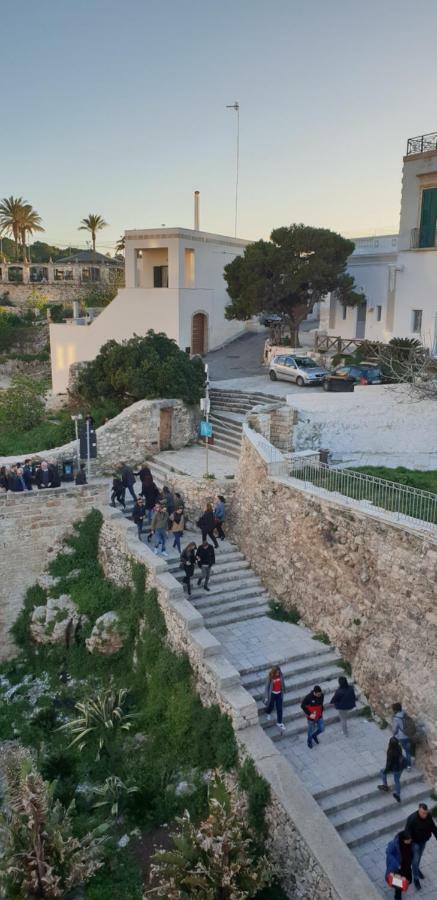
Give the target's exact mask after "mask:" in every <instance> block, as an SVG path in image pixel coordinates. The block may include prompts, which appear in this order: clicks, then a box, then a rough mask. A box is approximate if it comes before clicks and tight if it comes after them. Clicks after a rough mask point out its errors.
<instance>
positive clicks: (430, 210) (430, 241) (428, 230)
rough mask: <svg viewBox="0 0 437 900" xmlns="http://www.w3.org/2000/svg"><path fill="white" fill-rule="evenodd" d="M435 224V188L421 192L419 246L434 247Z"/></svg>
mask: <svg viewBox="0 0 437 900" xmlns="http://www.w3.org/2000/svg"><path fill="white" fill-rule="evenodd" d="M436 224H437V188H428V189H427V190H426V191H423V193H422V211H421V216H420V232H419V247H435V245H436Z"/></svg>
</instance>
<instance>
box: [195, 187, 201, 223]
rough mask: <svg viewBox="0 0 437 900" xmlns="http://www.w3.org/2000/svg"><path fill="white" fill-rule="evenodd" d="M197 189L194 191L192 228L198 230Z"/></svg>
mask: <svg viewBox="0 0 437 900" xmlns="http://www.w3.org/2000/svg"><path fill="white" fill-rule="evenodd" d="M199 193H200V192H199V191H194V230H195V231H199V227H200V226H199Z"/></svg>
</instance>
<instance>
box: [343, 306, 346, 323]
mask: <svg viewBox="0 0 437 900" xmlns="http://www.w3.org/2000/svg"><path fill="white" fill-rule="evenodd" d="M346 316H347V306H346V304H345V303H343V319H345V318H346Z"/></svg>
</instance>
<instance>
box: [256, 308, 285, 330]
mask: <svg viewBox="0 0 437 900" xmlns="http://www.w3.org/2000/svg"><path fill="white" fill-rule="evenodd" d="M282 319H283V316H281V315H280V313H269V312H265V313H261V315H260V317H259V321H260V324H261V325H265V326H266V327H270V326H271V325H280V324H281V322H282Z"/></svg>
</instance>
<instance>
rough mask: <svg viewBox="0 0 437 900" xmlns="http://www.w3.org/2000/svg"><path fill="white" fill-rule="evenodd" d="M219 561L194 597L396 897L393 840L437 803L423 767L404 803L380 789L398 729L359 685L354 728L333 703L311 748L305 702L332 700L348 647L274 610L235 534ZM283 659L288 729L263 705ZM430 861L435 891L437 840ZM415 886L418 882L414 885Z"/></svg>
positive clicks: (303, 767) (288, 748)
mask: <svg viewBox="0 0 437 900" xmlns="http://www.w3.org/2000/svg"><path fill="white" fill-rule="evenodd" d="M187 537H189V538H190V539H196V534H193V533H188V534H187ZM167 549H168V552H169V559H168V567H169V570H170V571H171V572H172V574H173V575H174V576H175V577H176V578H177V579H178V580H179V581H182V578H183V572H181V570H180V569H179V564H178V556H177V554H176V551H174V550H172V549H171V540H170V541H169V544H168V547H167ZM216 560H217V564H216V566H215V567H214V568H213V572H212V576H211V581H210V588H211V590H210V592H209V593H207V592H205V591H204V590H203V588H202V587H197V584H196V578H194V579H193V594H192V597H191V598H190V599H191V602H192V603H193V605H194V606H195V607H196V609H198V610H199V611H200V612H202V614H203V615H204V618H205V624H206V626H207V627H208V628H209V629H210V630H211V631H212V633H213V634H214V636H215V637H216V638H217V639H218V640H219V641H220V642H221V644H222V646H223V650H224V652H225V655H226V656H227V657H228V659H229V660H230V662H232V663H233V664H234V665H235V667H236V668H237V669H238V670H239V672H240V675H241V678H242V683H243V685H244V686H245V687H246V689H247V690H248V691H249V692H250V693H251V694H252V696H253V697H254V699H255V701H256V703H257V705H258V709H259V715H260V724H261V725H262V727H263V728H264V730H265V732H266V734H268V735H269V737H270V738H271V739H272V740H273V741H275V744H276V746H277V747H278V748H279V749H280V750H281V751H282V753H283V754H284V756H285V757H286V759H287V760H288V761H289V763H290V764H291V765H292V767H293V768H294V770H295V771H296V772H297V774H298V775H299V777H300V778H301V780H302V782H303V783H304V785H305V787H306V788H307V789H308V791H309V792H310V793H311V794H312V795H313V796H314V798H315V799H316V800H317V802H318V803H319V805H320V806H321V808H322V809H323V810H324V812H325V814H326V815H327V817H328V819H329V821H330V822H331V823H332V825H334V827H335V828H336V829H337V831H338V833H339V834H340V835H341V837H342V838H343V840H344V841H345V843H346V844H347V846H348V847H349V848H350V850H351V852H352V853H353V854H354V855H355V857H356V858H357V860H358V861H359V862H360V864H361V865H362V866H363V869H364V870H365V871H366V873H367V875H368V876H369V877H370V878H371V880H372V881H373V882H374V884H375V887H376V888H377V890H378V891H379V892H380V893H381V896H383V897H384V896H386V897H389V896H392V892H390V891H389V890H388V888H387V887H386V886H385V882H384V873H385V847H386V845H387V843H388V841H389V840H390V839H391V837H393V836H394V835H395V834H396V833H397V831H399V830H400V829H401V828H402V827H403V826H404V824H405V821H406V818H407V816H408V815H409V814H410V813H411V812H413V811H414V810H415V809H416V808H417V804H418V803H419V802H420V801H425V802H427V803H428V805H429V806H430V808H432V807H433V805H434V802H433V800H432V797H431V796H430V789H429V787H428V786H427V784H426V783H425V780H424V777H423V775H422V773H421V772H420V771H419V770H418V769H416V767H414V766H413V768H412V770H411V771H410V772H405V773H404V774H403V776H402V782H401V784H402V802H401V804H400V805H399V804H398V803H396V801H395V800H394V799H393V797H392V794H391V792H390V793H388V794H384V793H381V792H380V791H378V789H377V784H378V782H379V780H380V779H379V772H380V769H381V768H382V767H383V765H384V763H385V754H386V747H387V743H388V739H389V736H390V732H389V730H388V729H381V728H380V727H379V726H378V724H377V723H376V722H375V721H373V720H370V721H369V720H368V719H367V718H366V717H365V716H364V715H363V714H362V713H363V711H364V712H365V709H364V699H363V698H361V697H360V691H359V688H358V687H357V686H356V690H357V695H358V704H357V710H356V711H354V714H353V715H352V717H351V720H350V723H349V736H348V737H347V738H346V737H344V736H343V733H342V731H341V727H340V723H339V718H338V714H337V713H336V711H335V710H334V709H333V707H327V710H326V712H325V725H326V730H325V732H324V733H323V734H322V735H321V737H320V744H319V746H318V747H317V746H314V747H313V749H312V750H309V749H308V747H307V743H306V720H305V717H304V715H303V713H302V711H301V709H300V702H301V699H302V697H303V696H304V695H305V694H306V693H307V692H308V691H309V690H310V689H311V688H312V687H313V686H314V684H320V685H321V687H322V690H323V691H324V692H325V703H328V702H329V699H330V697H331V695H332V694H333V692H334V690H335V688H336V686H337V679H338V676H339V675H341V674H342V671H343V670H342V668H341V667H340V666H339V662H340V660H339V655H338V653H337V652H336V651H335V649H334V648H333V647H330V646H326V645H325V644H323V643H321V642H320V641H318V640H315V639H314V635H313V634H312V633H311V631H310V630H309V629H308V628H306V627H303V626H300V625H291V624H288V623H286V622H279V621H275V620H273V619H271V618H270V617H269V616H268V615H267V613H268V611H269V605H268V604H269V595H268V593H267V591H266V590H265V589H264V588H263V585H262V583H261V580H260V579H259V578H258V577H257V576H256V575H255V574H254V573H253V571H252V569H251V568H250V565H249V563H248V562H247V560H246V559H245V557H244V555H243V554H242V553H241V552H240V551H239V549H238V547H237V546H235V545H234V544H232V543H231V542H229V541H227V540H226V541H223V542H219V547H218V550H217V551H216ZM275 663H279V664H280V665H281V667H282V670H283V673H284V677H285V680H286V688H287V690H286V695H285V698H284V699H285V702H284V723H285V725H286V731H285V733H284V734H281V733H280V731H279V729H278V728H277V726H276V724H275V721H274V716H273V717H272V720H271V721H267V719H266V715H265V713H264V708H263V704H262V692H263V688H264V684H265V680H266V677H267V673H268V671H269V669H270V667H271V666H272V665H273V664H275ZM422 868H423V871H424V873H425V875H426V879H425V880H424V881H423V883H422V885H423V886H422V891H421V897H423V898H425V900H431V898H434V900H435V898H436V897H437V847H436V845H435V842H434V841H432V842H430V844H429V846H428V847H427V849H426V851H425V856H424V860H423V866H422ZM414 890H415V889H414V887H412V888H411V891H412V893H414Z"/></svg>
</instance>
